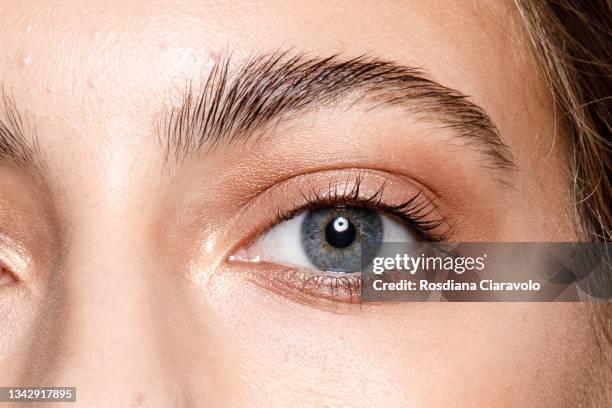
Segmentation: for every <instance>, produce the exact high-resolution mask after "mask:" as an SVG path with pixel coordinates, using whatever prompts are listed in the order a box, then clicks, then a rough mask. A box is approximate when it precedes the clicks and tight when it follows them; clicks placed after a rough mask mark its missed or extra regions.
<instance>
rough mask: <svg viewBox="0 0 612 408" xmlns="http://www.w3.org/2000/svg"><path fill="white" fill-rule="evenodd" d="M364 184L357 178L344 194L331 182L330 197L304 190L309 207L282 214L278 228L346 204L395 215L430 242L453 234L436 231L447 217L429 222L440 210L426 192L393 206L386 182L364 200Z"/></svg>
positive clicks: (302, 192)
mask: <svg viewBox="0 0 612 408" xmlns="http://www.w3.org/2000/svg"><path fill="white" fill-rule="evenodd" d="M362 181H363V177H362V176H361V175H357V176H356V177H355V180H354V182H353V183H352V187H351V189H350V190H348V187H346V188H345V189H344V191H338V189H337V188H334V184H333V183H332V182H331V181H330V183H329V192H328V194H327V195H322V194H321V193H320V192H319V191H317V190H315V189H314V188H311V189H309V190H306V191H301V194H302V198H303V200H304V202H305V204H303V205H301V206H300V207H298V208H295V209H293V210H290V211H279V213H278V216H277V221H276V222H275V223H274V225H276V224H277V223H278V222H280V221H284V220H290V219H292V218H294V217H296V216H298V215H300V214H302V213H304V212H306V211H311V210H315V209H318V208H321V207H325V206H330V205H341V204H344V205H352V206H358V207H364V208H368V209H374V210H379V211H384V212H387V213H389V214H391V215H394V216H396V217H398V218H399V219H400V220H401V221H402V222H404V223H405V224H406V225H408V226H409V227H410V228H412V229H413V230H414V232H416V233H417V234H418V235H419V236H420V237H421V238H423V239H424V240H426V241H430V242H440V241H446V240H448V239H449V237H450V236H451V235H452V228H450V227H448V228H447V229H446V230H445V231H444V232H441V233H440V232H435V230H436V229H438V228H439V227H440V226H442V225H444V224H446V223H447V218H446V217H441V218H437V219H433V220H432V219H428V217H429V216H430V215H431V213H432V212H433V211H435V209H436V207H435V205H434V204H433V203H432V202H431V201H430V200H427V199H424V198H422V197H423V192H422V190H419V191H418V192H417V193H416V194H414V195H413V196H412V197H410V198H409V199H408V200H406V201H404V202H402V203H400V204H397V205H389V204H386V203H385V202H384V191H385V186H386V182H383V183H382V184H381V186H380V187H379V188H378V189H377V190H376V191H375V192H374V193H373V194H371V195H369V196H366V197H363V196H361V194H360V189H361V183H362ZM348 182H349V179H348V178H347V180H346V183H347V184H345V186H348Z"/></svg>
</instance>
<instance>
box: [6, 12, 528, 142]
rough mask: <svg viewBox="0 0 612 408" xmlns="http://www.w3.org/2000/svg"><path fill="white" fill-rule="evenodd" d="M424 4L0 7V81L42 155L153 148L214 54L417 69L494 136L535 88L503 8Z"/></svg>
mask: <svg viewBox="0 0 612 408" xmlns="http://www.w3.org/2000/svg"><path fill="white" fill-rule="evenodd" d="M426 3H427V4H425V3H424V2H420V1H396V2H393V1H391V2H385V3H384V5H383V6H381V5H380V4H376V3H375V2H365V3H362V4H360V6H359V7H354V3H353V2H350V1H347V2H341V1H338V2H323V1H314V2H306V3H300V7H299V10H298V9H296V6H295V3H293V2H285V1H265V2H230V1H228V2H204V1H200V2H174V1H120V2H104V4H102V3H100V2H95V1H62V2H60V1H57V2H45V3H38V4H32V3H29V4H27V5H23V4H18V5H16V4H15V3H14V2H10V1H3V2H0V5H1V6H0V7H1V9H0V13H1V15H2V20H3V21H4V22H5V23H6V24H2V26H1V27H0V38H10V39H11V41H8V42H6V41H5V42H3V43H2V44H1V45H0V55H1V56H2V58H0V78H1V79H2V82H3V84H4V87H5V88H8V89H10V90H11V92H12V93H13V94H14V95H15V99H16V100H17V103H18V105H19V106H20V107H21V108H22V109H24V110H26V111H28V113H29V114H30V115H33V116H35V117H36V122H37V126H38V127H41V129H39V137H40V139H41V142H42V145H43V147H44V146H45V145H48V146H46V147H47V149H48V150H51V151H53V150H54V148H56V146H55V144H56V143H55V142H56V141H58V140H61V139H63V138H66V137H71V138H72V140H75V136H79V139H80V140H83V141H90V142H92V143H93V142H95V143H96V144H97V145H99V144H100V142H103V143H104V144H107V145H108V144H111V145H113V146H116V145H118V144H119V145H124V144H130V143H134V142H137V143H139V144H141V143H143V142H145V141H151V144H152V145H153V143H154V140H155V137H154V135H152V133H153V121H154V119H155V115H156V113H157V112H159V110H160V109H162V108H163V107H164V106H167V105H170V104H172V103H173V102H174V101H173V98H174V99H176V97H177V95H178V94H179V92H178V90H180V89H182V88H183V87H184V85H185V83H186V82H187V81H202V80H204V78H205V76H206V73H207V70H208V69H209V68H210V67H211V66H212V65H213V64H214V62H215V60H216V59H217V58H218V57H219V55H220V54H222V53H227V52H231V53H232V54H233V55H235V56H237V57H247V56H249V55H251V54H253V53H257V52H270V51H274V50H278V49H287V48H289V49H296V50H300V51H303V52H307V53H312V54H313V55H322V56H326V55H330V54H334V53H343V54H346V55H348V56H356V55H362V54H370V55H374V56H377V57H382V58H385V59H389V60H393V61H399V62H401V63H404V64H410V65H413V66H417V67H422V68H424V69H425V70H426V71H427V72H429V73H430V74H431V76H432V77H434V78H436V80H438V81H439V82H441V83H443V84H444V85H447V86H449V87H453V88H456V89H459V90H461V91H462V92H464V93H466V94H468V95H470V96H471V97H472V99H473V100H474V101H475V102H476V103H478V104H480V105H482V106H483V107H485V109H486V110H487V111H488V112H489V114H490V115H491V116H492V118H493V120H494V121H496V122H498V126H500V130H501V131H502V133H504V129H503V126H504V124H503V122H504V116H505V115H506V112H507V106H506V105H507V101H508V100H515V101H523V100H529V95H527V96H526V95H525V93H526V90H531V91H530V92H532V90H533V89H534V84H535V83H536V82H535V81H536V78H535V77H536V76H535V74H534V72H533V69H532V67H531V66H530V65H529V64H526V63H525V61H526V59H525V55H524V54H525V53H524V52H523V51H522V50H521V47H520V46H519V41H518V38H519V37H520V36H519V35H518V34H517V30H516V27H515V26H514V24H513V23H512V19H511V18H510V17H509V16H511V15H512V13H511V12H510V8H509V5H508V4H506V3H505V2H503V3H502V2H496V3H495V6H494V7H493V6H491V5H490V4H489V5H485V4H484V2H473V1H453V0H448V1H438V2H434V3H432V2H426ZM500 67H502V68H501V69H500ZM519 78H520V79H521V81H520V82H521V83H522V84H523V86H521V87H517V86H516V85H515V84H516V83H517V82H519ZM530 79H531V80H532V82H533V83H530ZM51 134H53V137H51ZM86 145H87V143H84V144H83V146H84V147H83V148H84V149H85V150H87V149H89V148H90V147H91V146H86ZM85 146H86V147H85ZM98 148H99V147H98ZM62 150H64V151H65V150H66V149H65V145H63V144H62Z"/></svg>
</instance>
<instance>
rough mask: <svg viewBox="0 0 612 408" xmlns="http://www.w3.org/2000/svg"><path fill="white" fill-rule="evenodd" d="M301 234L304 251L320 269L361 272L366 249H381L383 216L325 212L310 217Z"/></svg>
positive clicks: (343, 210) (348, 210)
mask: <svg viewBox="0 0 612 408" xmlns="http://www.w3.org/2000/svg"><path fill="white" fill-rule="evenodd" d="M301 234H302V246H303V248H304V251H305V252H306V255H307V256H308V259H309V260H310V261H311V262H312V263H313V264H314V265H315V266H316V267H317V268H318V269H320V270H322V271H329V272H358V271H360V270H361V252H362V249H363V248H364V247H367V248H368V252H369V251H374V252H376V250H377V249H378V248H379V247H380V245H381V243H382V241H383V223H382V218H381V216H380V214H378V213H377V212H375V211H371V210H368V209H364V208H356V207H331V208H321V209H318V210H314V211H310V212H309V213H308V214H306V217H305V218H304V221H303V223H302V228H301Z"/></svg>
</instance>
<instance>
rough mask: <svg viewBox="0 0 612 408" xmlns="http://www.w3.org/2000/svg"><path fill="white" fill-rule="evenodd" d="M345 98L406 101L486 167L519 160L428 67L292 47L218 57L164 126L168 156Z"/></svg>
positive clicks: (484, 118)
mask: <svg viewBox="0 0 612 408" xmlns="http://www.w3.org/2000/svg"><path fill="white" fill-rule="evenodd" d="M341 101H349V102H350V103H349V106H352V105H354V104H357V103H370V104H371V107H370V108H375V107H378V106H381V105H388V106H401V107H407V108H408V109H409V110H410V111H411V113H413V114H416V115H418V119H422V120H428V121H435V122H437V123H440V124H442V126H443V127H445V128H450V129H452V130H453V131H454V132H455V133H456V134H457V136H458V137H459V138H461V139H462V140H463V141H464V143H465V144H466V145H468V146H469V147H471V148H473V149H474V150H476V151H477V152H479V153H481V154H482V155H483V156H484V157H485V158H486V159H488V160H487V161H488V164H487V165H486V166H487V167H492V168H495V169H503V170H506V169H511V168H513V167H514V166H515V165H514V162H513V160H512V154H511V152H510V150H509V148H508V146H507V145H506V144H505V143H504V142H503V141H502V139H501V137H500V135H499V132H498V130H497V128H496V126H495V124H494V123H493V121H492V120H491V119H490V118H489V116H488V115H487V114H486V113H485V111H484V110H483V109H482V108H480V107H479V106H478V105H476V104H474V103H473V102H471V101H470V100H469V98H468V96H467V95H465V94H463V93H461V92H459V91H457V90H454V89H451V88H448V87H446V86H444V85H441V84H439V83H438V82H435V81H434V80H433V79H431V78H429V77H428V76H427V75H426V74H425V73H424V72H423V71H422V70H421V69H418V68H415V67H409V66H405V65H401V64H397V63H395V62H392V61H385V60H381V59H378V58H373V57H368V56H359V57H356V58H351V59H346V58H342V57H341V56H340V55H332V56H329V57H326V58H319V57H309V56H307V55H305V54H292V53H291V52H290V51H285V52H275V53H271V54H264V55H261V56H257V57H254V58H250V59H248V60H247V61H246V62H244V63H242V64H241V65H239V66H238V67H237V68H235V69H232V64H231V54H223V55H221V56H220V57H219V58H218V59H217V60H215V62H214V64H213V66H212V69H211V71H210V73H209V74H208V77H207V78H206V81H205V82H204V85H203V86H202V88H201V89H200V90H198V91H197V92H196V90H194V88H193V87H192V86H187V88H186V92H185V95H184V97H183V100H182V104H181V105H180V106H176V107H173V108H171V109H170V110H169V112H167V113H166V114H165V115H164V116H163V117H162V120H161V121H159V122H158V124H157V125H158V127H159V128H160V129H159V130H160V137H162V139H161V140H160V142H161V143H162V146H163V148H164V157H165V162H168V161H170V160H174V161H179V160H184V159H186V158H187V156H189V155H190V154H192V153H194V152H197V151H198V150H200V149H201V148H202V147H203V146H204V145H208V146H211V147H214V146H218V145H220V144H222V143H232V142H235V141H238V140H241V141H246V140H248V139H249V138H250V137H251V136H253V135H254V134H255V133H256V131H257V130H261V129H265V128H266V127H267V126H270V125H274V124H277V123H278V122H280V121H281V120H284V119H287V118H288V116H289V115H291V114H293V113H296V112H309V111H314V110H316V109H317V108H321V107H323V106H330V105H333V104H335V103H337V102H341Z"/></svg>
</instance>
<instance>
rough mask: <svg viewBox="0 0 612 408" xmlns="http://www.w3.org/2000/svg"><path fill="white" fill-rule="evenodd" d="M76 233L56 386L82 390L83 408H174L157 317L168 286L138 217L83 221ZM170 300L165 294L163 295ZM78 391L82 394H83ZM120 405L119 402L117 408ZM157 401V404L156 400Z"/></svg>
mask: <svg viewBox="0 0 612 408" xmlns="http://www.w3.org/2000/svg"><path fill="white" fill-rule="evenodd" d="M84 219H85V220H86V221H85V222H82V223H81V224H80V225H77V226H76V227H75V228H74V230H73V231H72V233H71V234H70V239H69V244H68V245H67V247H68V248H67V256H66V259H65V262H64V266H63V268H62V271H61V274H62V275H63V281H64V284H63V285H62V286H63V289H62V292H63V293H62V294H61V296H62V298H63V303H64V307H63V308H62V309H63V313H64V314H65V318H66V323H65V325H64V328H63V331H64V333H62V334H61V336H62V342H61V355H62V358H61V359H60V360H61V361H58V367H57V368H56V369H55V370H54V376H55V377H56V378H53V380H52V381H53V382H54V383H56V384H60V383H61V384H65V385H67V386H73V385H74V386H76V387H77V395H79V397H78V400H79V402H80V404H79V405H81V404H82V406H100V404H101V402H104V404H103V405H104V406H125V405H126V402H127V401H130V400H131V401H133V403H134V404H136V405H135V406H138V404H141V405H143V406H175V404H176V402H177V401H178V400H180V397H179V396H178V395H177V390H176V389H175V390H174V391H173V396H172V398H168V400H166V397H167V396H169V394H170V393H168V392H165V391H166V390H167V389H168V388H169V384H170V382H169V381H168V379H169V378H171V377H172V373H171V372H170V370H171V368H169V367H167V366H164V363H163V361H164V360H163V359H162V358H160V353H161V350H168V349H171V347H168V345H165V344H160V342H163V341H164V339H162V336H158V335H157V334H158V333H159V332H160V330H163V329H164V322H163V321H162V320H160V319H158V318H157V316H156V303H159V302H164V299H160V295H159V293H160V292H159V291H157V290H156V288H157V287H158V286H159V285H160V284H161V282H162V281H163V276H161V273H160V270H159V269H158V268H157V267H156V262H155V260H154V257H153V256H152V255H151V253H150V249H149V248H148V245H147V244H146V242H147V239H146V236H145V235H146V229H145V228H143V225H144V223H143V222H142V220H140V219H138V218H137V217H134V216H131V217H129V216H127V215H125V214H124V215H123V216H111V215H110V214H107V215H104V214H103V213H102V214H100V213H99V214H98V216H96V217H94V216H93V215H92V216H91V217H85V218H84ZM161 296H165V295H161ZM79 391H80V392H79ZM111 401H114V402H116V403H112V402H111ZM152 401H154V403H153V402H152Z"/></svg>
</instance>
